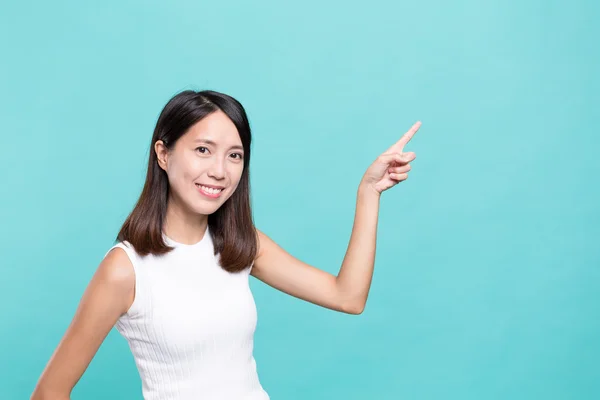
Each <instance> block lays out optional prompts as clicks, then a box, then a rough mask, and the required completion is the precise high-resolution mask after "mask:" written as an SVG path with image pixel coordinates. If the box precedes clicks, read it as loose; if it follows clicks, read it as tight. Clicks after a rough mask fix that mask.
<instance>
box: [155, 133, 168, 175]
mask: <svg viewBox="0 0 600 400" xmlns="http://www.w3.org/2000/svg"><path fill="white" fill-rule="evenodd" d="M154 151H155V152H156V158H157V159H158V166H159V167H161V168H162V169H163V170H165V172H166V171H167V160H168V158H169V149H167V146H165V143H164V142H163V141H162V140H157V141H156V142H155V143H154Z"/></svg>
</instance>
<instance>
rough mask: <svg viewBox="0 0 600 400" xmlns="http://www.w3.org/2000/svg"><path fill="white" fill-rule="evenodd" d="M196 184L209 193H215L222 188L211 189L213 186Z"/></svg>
mask: <svg viewBox="0 0 600 400" xmlns="http://www.w3.org/2000/svg"><path fill="white" fill-rule="evenodd" d="M196 186H200V187H201V188H202V190H204V191H205V192H206V193H210V194H217V193H220V192H221V190H223V189H213V188H209V187H207V186H204V185H198V184H196Z"/></svg>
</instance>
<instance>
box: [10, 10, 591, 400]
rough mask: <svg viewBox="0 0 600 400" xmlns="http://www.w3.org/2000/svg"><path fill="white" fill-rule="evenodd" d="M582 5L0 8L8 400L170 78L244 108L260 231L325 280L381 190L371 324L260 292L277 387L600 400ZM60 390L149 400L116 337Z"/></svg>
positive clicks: (69, 313)
mask: <svg viewBox="0 0 600 400" xmlns="http://www.w3.org/2000/svg"><path fill="white" fill-rule="evenodd" d="M599 17H600V6H599V5H598V2H593V1H572V2H570V3H567V2H566V1H516V0H512V1H488V2H480V1H475V0H460V1H456V2H446V1H442V0H425V1H419V2H417V1H413V2H406V1H403V2H393V1H377V0H376V1H371V2H368V3H362V2H353V3H349V2H346V1H329V2H325V1H318V2H317V1H311V0H309V1H303V2H295V3H285V4H283V3H282V2H276V1H253V2H216V1H213V2H200V1H181V0H179V1H170V2H143V1H114V0H113V1H105V2H102V3H100V2H98V3H96V4H91V3H88V2H78V1H53V2H42V1H37V2H35V3H27V2H22V3H17V2H12V3H11V4H9V3H3V4H2V11H1V12H0V51H1V58H0V59H1V62H0V118H1V121H2V125H1V126H2V133H1V135H2V144H3V151H2V156H1V157H0V171H1V174H2V196H1V200H0V220H1V221H2V227H3V228H2V229H1V230H0V266H1V272H2V279H1V280H0V310H1V311H0V312H1V314H0V318H1V324H0V399H24V398H28V396H29V395H30V394H31V392H32V390H33V388H34V385H35V383H36V381H37V379H38V378H39V375H40V373H41V371H42V369H43V368H44V366H45V365H46V363H47V361H48V359H49V357H50V355H51V354H52V352H53V351H54V349H55V347H56V345H57V344H58V342H59V340H60V338H61V337H62V335H63V334H64V331H65V329H66V328H67V326H68V324H69V322H70V320H71V318H72V317H73V313H74V312H75V309H76V307H77V304H78V302H79V299H80V296H81V295H82V293H83V291H84V289H85V287H86V285H87V283H88V281H89V279H90V278H91V276H92V274H93V272H94V271H95V268H96V267H97V265H98V264H99V262H100V261H101V258H102V256H103V255H104V254H105V252H106V251H107V249H108V248H109V247H110V246H111V245H112V243H113V239H114V237H115V235H116V233H117V231H118V229H119V227H120V225H121V223H122V222H123V220H124V218H125V217H126V216H127V214H128V213H129V211H130V210H131V208H132V207H133V205H134V202H135V201H136V199H137V197H138V195H139V193H140V190H141V186H142V183H143V178H144V173H145V162H146V157H147V152H148V148H149V144H150V143H149V141H150V137H151V134H152V129H153V127H154V124H155V122H156V118H157V116H158V113H159V112H160V110H161V108H162V107H163V106H164V104H165V103H166V102H167V100H168V99H169V98H170V97H171V96H172V95H174V94H175V93H177V92H178V91H180V90H183V89H187V88H192V89H214V90H219V91H222V92H225V93H228V94H230V95H233V96H234V97H236V98H238V99H239V100H240V101H241V102H242V104H244V106H245V107H246V110H247V112H248V115H249V117H250V122H251V126H252V128H253V134H254V139H255V141H254V145H253V160H252V167H251V168H252V169H251V176H252V178H251V179H252V180H251V182H252V190H253V199H252V201H253V206H254V215H255V219H256V224H257V226H258V227H259V229H261V230H263V231H265V232H266V233H267V234H269V235H270V236H271V237H272V238H273V239H274V240H275V241H276V242H278V243H279V244H280V245H281V246H283V247H284V248H285V249H286V250H288V251H289V252H290V253H292V254H293V255H295V256H296V257H298V258H301V259H302V260H304V261H306V262H308V263H311V264H313V265H315V266H317V267H319V268H322V269H325V270H327V271H330V272H333V273H336V272H337V271H338V268H339V266H340V263H341V261H342V258H343V256H344V253H345V250H346V246H347V243H348V239H349V236H350V230H351V228H352V221H353V215H354V206H355V193H356V188H357V185H358V182H359V180H360V178H361V177H362V174H363V173H364V171H365V169H366V168H367V167H368V165H369V164H370V163H371V162H372V161H373V160H374V159H375V157H376V156H377V155H379V154H380V153H381V152H382V151H384V150H385V149H387V148H388V147H389V146H390V145H391V144H392V143H393V142H395V141H396V140H397V139H398V138H399V137H400V136H401V135H402V134H403V133H404V132H405V131H406V130H407V129H408V128H409V127H410V126H411V124H412V123H413V122H414V121H416V120H422V121H423V126H422V128H421V130H420V131H419V132H418V133H417V135H416V136H415V137H414V138H413V140H412V141H411V142H410V143H409V145H408V146H407V147H406V151H414V152H416V153H417V159H416V160H415V161H414V162H413V164H412V166H413V170H412V172H411V173H410V178H409V179H408V180H407V181H406V182H403V183H401V184H400V185H398V186H396V187H395V188H393V189H391V190H390V191H388V192H386V193H384V195H383V197H382V200H381V209H380V224H379V231H378V248H377V259H376V271H375V276H374V281H373V285H372V290H371V294H370V297H369V301H368V304H367V308H366V310H365V312H364V313H363V314H362V315H360V316H351V315H344V314H340V313H336V312H333V311H329V310H326V309H323V308H319V307H317V306H314V305H312V304H309V303H305V302H302V301H300V300H297V299H295V298H292V297H290V296H287V295H285V294H283V293H280V292H278V291H276V290H274V289H272V288H270V287H268V286H266V285H264V284H263V283H261V282H260V281H257V280H254V279H253V280H252V282H251V286H252V289H253V291H254V294H255V299H256V302H257V306H258V312H259V322H258V327H257V331H256V342H255V357H256V360H257V363H258V372H259V376H260V379H261V382H262V384H263V386H264V387H265V389H266V390H267V391H268V392H269V394H270V395H271V398H273V399H509V398H510V399H598V398H600V362H599V361H598V360H600V340H599V337H600V315H599V313H600V269H599V267H600V247H599V244H598V243H599V240H598V239H599V238H600V228H599V226H600V207H599V205H600V185H599V184H598V176H599V175H600V162H599V161H598V145H599V144H600V139H598V122H597V118H598V114H599V112H598V110H600V101H599V100H600V99H599V92H600V79H599V76H598V71H599V70H600V55H599V53H600V51H599V50H598V49H599V47H598V39H600V28H598V24H597V21H598V18H599ZM72 398H73V399H109V398H110V399H141V384H140V381H139V376H138V374H137V370H136V369H135V365H134V362H133V359H132V356H131V353H130V352H129V348H128V347H127V343H126V342H125V340H124V339H123V338H122V337H121V336H120V335H119V334H118V333H117V332H116V330H114V329H113V331H111V333H110V334H109V336H108V337H107V339H106V341H105V342H104V343H103V345H102V347H101V348H100V350H99V352H98V353H97V355H96V356H95V358H94V359H93V361H92V363H91V364H90V366H89V368H88V370H87V371H86V373H85V374H84V375H83V377H82V379H81V381H80V382H79V383H78V385H77V386H76V387H75V390H74V392H73V396H72Z"/></svg>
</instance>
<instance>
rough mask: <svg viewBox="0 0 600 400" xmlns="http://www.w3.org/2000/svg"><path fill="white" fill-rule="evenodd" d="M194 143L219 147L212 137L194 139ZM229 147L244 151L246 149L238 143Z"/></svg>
mask: <svg viewBox="0 0 600 400" xmlns="http://www.w3.org/2000/svg"><path fill="white" fill-rule="evenodd" d="M194 143H206V144H210V145H211V146H215V147H217V144H216V143H215V142H213V141H212V140H210V139H196V140H194ZM229 149H237V150H242V151H243V150H244V148H243V147H242V146H240V145H237V144H236V145H233V146H231V147H230V148H229Z"/></svg>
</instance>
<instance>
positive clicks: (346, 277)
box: [252, 122, 421, 314]
mask: <svg viewBox="0 0 600 400" xmlns="http://www.w3.org/2000/svg"><path fill="white" fill-rule="evenodd" d="M420 125H421V123H420V122H417V123H416V124H414V125H413V126H412V128H411V129H410V130H409V131H408V132H406V133H405V134H404V136H402V138H401V139H400V140H399V141H398V142H397V143H395V144H394V145H393V146H392V147H390V148H389V149H388V150H387V151H386V152H385V153H383V154H382V155H380V156H379V157H378V158H377V160H375V162H374V163H373V164H372V165H371V166H370V167H369V168H368V169H367V172H366V173H365V175H364V176H363V178H362V180H361V182H360V185H359V187H358V191H357V200H356V212H355V215H354V225H353V227H352V234H351V236H350V243H349V244H348V250H347V251H346V255H345V256H344V260H343V262H342V266H341V268H340V271H339V273H338V275H337V276H335V275H333V274H330V273H329V272H326V271H323V270H320V269H318V268H315V267H313V266H311V265H309V264H306V263H304V262H302V261H301V260H299V259H297V258H295V257H293V256H292V255H290V254H289V253H287V252H286V251H285V250H284V249H282V248H281V247H280V246H279V245H277V244H276V243H275V242H274V241H273V240H272V239H271V238H269V237H268V236H267V235H265V234H264V233H263V232H261V231H259V230H258V229H257V233H258V238H259V251H258V255H257V257H256V259H255V260H254V266H253V268H252V275H253V276H254V277H256V278H258V279H260V280H261V281H263V282H265V283H266V284H268V285H270V286H273V287H274V288H276V289H279V290H281V291H282V292H284V293H287V294H290V295H292V296H295V297H297V298H300V299H303V300H306V301H309V302H311V303H314V304H317V305H320V306H323V307H326V308H330V309H332V310H336V311H341V312H345V313H348V314H360V313H362V312H363V310H364V308H365V304H366V302H367V297H368V294H369V289H370V287H371V278H372V276H373V268H374V264H375V248H376V239H377V221H378V217H379V200H380V197H381V193H383V192H384V191H385V190H387V189H389V188H391V187H393V186H395V185H396V184H398V183H399V182H402V181H404V180H406V179H407V178H408V171H410V169H411V167H410V164H409V163H410V162H411V161H413V160H414V159H415V157H416V155H415V153H412V152H410V153H403V149H404V146H405V145H406V143H408V141H409V140H410V139H411V138H412V136H413V135H414V134H415V133H416V132H417V130H418V129H419V127H420Z"/></svg>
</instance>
